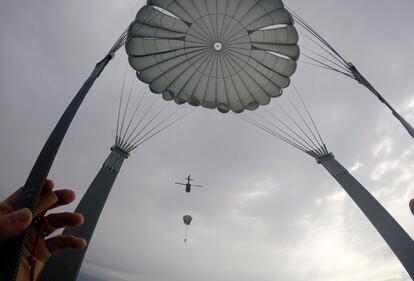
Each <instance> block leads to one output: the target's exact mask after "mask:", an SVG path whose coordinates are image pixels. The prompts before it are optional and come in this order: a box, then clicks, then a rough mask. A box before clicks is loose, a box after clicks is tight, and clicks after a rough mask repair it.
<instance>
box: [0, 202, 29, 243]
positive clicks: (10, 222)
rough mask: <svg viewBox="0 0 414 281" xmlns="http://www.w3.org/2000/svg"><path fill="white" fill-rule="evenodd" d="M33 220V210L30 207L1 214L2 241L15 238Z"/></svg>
mask: <svg viewBox="0 0 414 281" xmlns="http://www.w3.org/2000/svg"><path fill="white" fill-rule="evenodd" d="M31 222H32V212H31V211H30V210H29V209H28V208H24V209H20V210H17V211H14V212H11V213H9V214H5V215H0V241H4V240H7V239H10V238H13V237H15V236H17V235H19V234H21V233H23V231H24V230H25V229H26V228H27V227H28V226H29V225H30V223H31Z"/></svg>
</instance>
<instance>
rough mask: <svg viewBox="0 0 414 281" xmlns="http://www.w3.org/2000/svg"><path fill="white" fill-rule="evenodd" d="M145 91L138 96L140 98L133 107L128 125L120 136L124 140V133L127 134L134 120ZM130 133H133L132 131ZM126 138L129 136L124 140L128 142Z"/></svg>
mask: <svg viewBox="0 0 414 281" xmlns="http://www.w3.org/2000/svg"><path fill="white" fill-rule="evenodd" d="M131 90H132V87H131ZM146 92H147V89H145V91H144V94H142V95H141V97H140V99H139V101H138V104H137V105H136V107H135V109H134V112H133V113H132V116H131V118H129V122H128V126H127V128H126V129H125V132H124V135H123V136H122V139H124V140H125V137H126V135H127V133H128V131H129V128H130V127H131V124H132V121H133V120H134V118H135V115H136V114H137V112H138V109H139V108H140V106H141V103H142V99H143V98H144V96H145V94H146ZM132 133H133V132H132ZM128 139H129V137H128V138H127V139H126V142H128Z"/></svg>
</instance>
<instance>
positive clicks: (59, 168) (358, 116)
mask: <svg viewBox="0 0 414 281" xmlns="http://www.w3.org/2000/svg"><path fill="white" fill-rule="evenodd" d="M303 2H306V3H305V4H304V3H303ZM285 4H287V5H288V6H289V7H290V8H291V9H293V10H294V11H296V12H297V13H298V14H300V15H301V16H302V17H304V18H305V19H306V20H307V21H308V22H309V23H311V24H312V25H313V26H314V28H315V29H316V30H318V31H319V33H321V34H322V35H323V36H324V37H325V38H326V39H328V40H329V41H330V42H332V43H333V44H334V45H335V46H336V48H337V49H338V50H339V51H340V52H341V53H342V54H343V56H344V57H345V58H347V59H349V60H350V61H352V62H354V63H355V64H356V65H357V66H358V67H359V69H360V71H361V72H362V73H364V74H365V75H366V77H367V78H368V80H370V81H371V82H372V84H374V85H375V87H376V88H377V89H378V90H379V91H380V92H382V93H383V95H384V96H385V97H386V98H387V99H388V101H389V102H390V103H391V104H392V105H394V106H395V108H397V109H399V111H400V112H401V114H402V115H403V116H405V117H406V118H407V120H409V121H410V122H411V124H414V79H413V78H412V66H413V65H414V54H413V52H412V50H414V37H413V36H412V32H413V27H414V19H413V18H412V11H413V10H414V3H413V2H412V1H410V0H396V1H384V0H381V1H377V0H366V1H363V2H361V1H357V0H348V1H343V0H330V1H327V0H325V1H322V0H314V1H300V0H286V1H285ZM142 5H144V1H132V0H125V1H119V0H116V1H114V0H112V1H111V0H106V1H98V0H88V1H85V0H83V1H81V0H70V1H69V0H61V1H46V0H40V1H28V0H14V1H1V2H0V36H1V38H2V39H1V43H0V132H1V139H0V144H1V146H0V159H1V161H0V186H1V189H0V198H4V197H6V196H7V195H8V194H9V193H11V192H12V191H13V190H14V189H15V188H17V187H19V186H21V185H22V184H23V183H24V181H25V179H26V177H27V175H28V174H29V171H30V169H31V167H32V165H33V163H34V161H35V159H36V157H37V155H38V153H39V151H40V149H41V147H42V146H43V144H44V142H45V140H46V138H47V136H48V135H49V133H50V131H51V130H52V128H53V126H54V125H55V124H56V122H57V120H58V118H59V116H60V114H61V113H62V112H63V110H64V109H65V108H66V106H67V104H68V103H69V102H70V100H71V99H72V97H73V96H74V94H75V93H76V91H77V90H78V89H79V88H80V86H81V85H82V83H83V81H84V80H85V79H86V77H87V76H88V75H89V73H90V72H91V70H92V68H93V66H94V65H95V63H96V62H97V61H98V60H100V59H101V58H102V57H103V56H104V55H105V53H106V52H107V51H108V49H109V48H110V47H111V46H112V44H113V43H114V41H115V40H116V38H117V37H118V36H119V35H120V33H121V32H122V31H123V30H124V29H125V27H126V26H127V25H128V24H129V23H130V21H131V20H132V19H133V18H134V16H135V14H136V11H137V10H138V9H139V8H140V7H141V6H142ZM125 65H126V55H125V53H124V50H123V49H121V50H120V51H119V52H118V53H117V56H116V59H115V60H114V61H112V62H111V63H110V65H108V67H107V69H106V70H105V71H104V73H103V74H102V75H101V77H100V78H99V80H98V81H97V82H96V84H95V85H94V87H93V89H92V90H91V92H90V95H89V96H88V97H87V98H86V100H85V102H84V104H83V105H82V107H81V109H80V111H79V113H78V115H77V116H76V118H75V119H74V121H73V124H72V126H71V127H70V130H69V132H68V134H67V137H66V138H65V140H64V142H63V144H62V147H61V150H60V152H59V153H58V155H57V158H56V161H55V163H54V166H53V168H52V170H51V172H50V175H49V176H50V178H52V179H53V180H54V181H55V182H56V185H57V186H58V187H71V188H73V189H74V190H75V191H76V192H77V194H78V199H79V198H80V197H81V196H82V194H83V192H84V191H85V190H86V188H87V186H88V185H89V183H90V182H91V181H92V179H93V177H94V176H95V174H96V172H97V171H98V170H99V169H100V167H101V165H102V163H103V161H104V160H105V158H106V156H107V154H108V153H109V148H110V146H111V145H112V144H113V140H114V137H115V127H116V114H117V104H118V99H119V96H120V89H121V84H122V79H123V73H124V69H125ZM128 77H129V79H132V77H133V72H132V70H129V72H128ZM293 83H294V85H295V86H296V87H297V88H298V89H299V90H300V91H301V93H302V95H303V96H304V98H305V100H306V103H307V104H308V106H309V107H310V109H311V111H312V114H313V116H314V119H315V121H316V123H317V124H318V127H319V129H320V131H321V134H322V135H323V137H324V140H325V142H326V143H327V145H328V148H329V149H330V150H331V151H332V152H333V153H334V154H335V156H336V159H337V160H339V161H340V162H341V163H342V164H343V165H344V166H345V167H346V168H348V170H349V171H351V173H352V174H353V175H354V176H355V177H356V178H357V179H358V180H359V181H360V182H361V183H362V184H363V185H364V186H365V187H366V188H367V189H368V190H369V191H370V192H371V193H372V194H373V195H374V196H375V197H376V198H377V199H378V200H379V201H380V202H381V204H383V206H384V207H385V208H386V209H387V210H388V211H389V212H390V213H391V214H392V215H393V216H394V217H395V218H396V219H397V221H398V222H399V223H400V224H401V225H402V226H403V227H404V228H405V229H406V230H407V232H408V233H409V234H410V235H411V236H413V235H414V218H413V217H412V215H411V214H410V212H409V209H408V201H409V199H410V198H413V197H414V190H413V186H414V175H413V172H412V171H413V170H414V143H413V140H412V138H410V137H409V136H408V134H407V133H406V132H405V131H404V130H403V129H402V127H401V125H400V124H399V123H398V122H397V121H396V120H395V119H394V118H393V117H392V115H391V114H390V112H389V111H388V110H387V109H386V108H385V107H384V106H383V105H382V104H381V103H379V102H378V101H377V100H376V98H375V97H373V96H372V95H371V94H370V93H369V92H368V91H367V90H366V89H365V88H363V87H361V86H360V85H358V83H356V82H354V81H352V80H350V79H347V78H345V77H342V76H339V75H338V74H335V73H331V72H326V71H324V70H320V69H317V68H315V67H311V66H308V65H304V64H299V66H298V70H297V72H296V73H295V74H294V77H293ZM144 89H145V85H143V84H139V86H138V87H137V89H136V91H138V92H142V91H144ZM290 91H291V90H287V91H286V94H289V92H290ZM190 173H191V175H192V176H193V177H194V178H195V179H196V181H197V182H198V183H200V184H203V185H205V186H206V188H204V189H200V190H196V191H194V192H192V193H191V194H186V193H185V192H184V191H183V190H181V189H179V188H178V187H177V186H174V184H173V183H174V182H175V181H178V180H183V178H184V177H185V176H187V175H188V174H190ZM76 203H77V202H75V204H73V205H72V206H71V207H70V208H68V209H74V208H75V206H76ZM184 214H191V215H192V216H193V218H194V220H193V223H192V225H191V228H190V234H189V239H188V242H187V243H186V244H184V243H183V234H184V226H183V223H182V216H183V215H184ZM167 278H168V280H171V281H176V280H180V281H186V280H198V281H211V280H214V281H224V280H241V281H250V280H259V281H270V280H272V281H273V280H293V281H302V280H317V281H328V280H329V281H331V280H338V281H348V280H349V281H350V280H352V281H362V280H363V281H385V280H387V281H402V280H404V281H407V280H410V279H409V278H408V277H407V275H406V274H405V273H404V269H403V267H402V266H401V265H400V263H399V262H398V260H397V259H396V258H395V257H394V255H393V254H392V252H391V250H390V249H389V248H388V247H387V246H386V244H385V243H384V241H383V240H382V238H381V237H380V236H379V235H378V233H377V232H376V231H375V229H374V228H373V227H372V225H371V224H370V223H369V222H368V220H367V219H366V218H365V216H364V215H363V214H362V213H361V211H360V210H359V209H358V208H357V207H356V205H355V204H354V203H353V202H352V201H351V200H350V199H349V198H348V197H347V195H346V194H345V193H344V192H343V191H342V189H341V188H340V186H339V185H338V184H337V183H336V181H335V180H334V179H333V178H332V177H331V176H329V174H328V173H327V172H326V171H325V170H324V169H323V167H322V166H320V165H318V164H317V163H316V162H315V161H314V160H313V159H312V158H310V157H309V156H307V155H305V154H303V153H301V152H300V151H297V150H295V149H293V148H291V147H289V146H288V145H286V144H284V143H282V142H280V141H278V140H276V139H275V138H272V137H270V136H268V135H266V134H265V133H263V132H262V131H259V130H258V129H257V128H254V127H252V126H249V125H248V124H246V123H244V122H242V121H240V120H239V119H237V118H235V117H234V116H232V115H224V114H220V113H218V112H217V111H211V110H207V109H202V108H199V109H197V110H196V111H195V112H194V113H192V114H191V115H190V116H189V117H188V118H186V119H184V120H183V121H181V122H180V123H178V124H177V125H175V126H174V127H171V128H170V129H168V130H167V131H166V132H164V133H163V134H160V135H158V136H157V137H156V138H154V139H153V140H151V141H150V142H148V143H146V144H145V145H143V146H142V147H141V148H139V149H138V150H137V151H135V152H134V153H133V154H132V156H131V157H130V158H129V159H128V160H126V162H125V163H124V166H123V168H122V171H121V172H120V174H119V176H118V179H117V181H116V183H115V185H114V188H113V190H112V193H111V195H110V197H109V200H108V202H107V205H106V207H105V209H104V211H103V213H102V216H101V219H100V221H99V225H98V227H97V229H96V231H95V234H94V238H93V241H92V242H91V244H90V247H89V250H88V253H87V256H86V259H85V262H84V266H83V268H82V273H81V277H80V278H79V280H81V281H98V280H99V281H109V280H115V281H135V280H136V281H154V280H166V279H167Z"/></svg>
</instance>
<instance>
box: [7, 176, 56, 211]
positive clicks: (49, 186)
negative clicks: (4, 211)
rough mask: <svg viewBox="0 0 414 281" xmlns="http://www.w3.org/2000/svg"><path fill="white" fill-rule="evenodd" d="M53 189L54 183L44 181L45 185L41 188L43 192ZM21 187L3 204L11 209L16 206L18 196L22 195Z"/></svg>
mask: <svg viewBox="0 0 414 281" xmlns="http://www.w3.org/2000/svg"><path fill="white" fill-rule="evenodd" d="M53 187H54V183H53V181H51V180H45V183H44V184H43V188H44V189H45V190H52V189H53ZM22 190H23V187H21V188H19V189H18V190H16V191H15V192H14V193H13V194H12V195H10V196H9V198H7V199H6V200H5V201H4V202H5V203H6V204H8V205H10V206H12V207H14V206H15V205H16V204H17V201H18V200H19V198H20V194H22Z"/></svg>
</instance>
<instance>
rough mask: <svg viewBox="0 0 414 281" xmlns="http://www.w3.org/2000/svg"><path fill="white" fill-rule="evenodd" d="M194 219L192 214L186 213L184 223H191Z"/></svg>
mask: <svg viewBox="0 0 414 281" xmlns="http://www.w3.org/2000/svg"><path fill="white" fill-rule="evenodd" d="M192 220H193V218H192V217H191V216H190V215H185V216H184V217H183V221H184V224H186V225H190V223H191V221H192Z"/></svg>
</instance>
